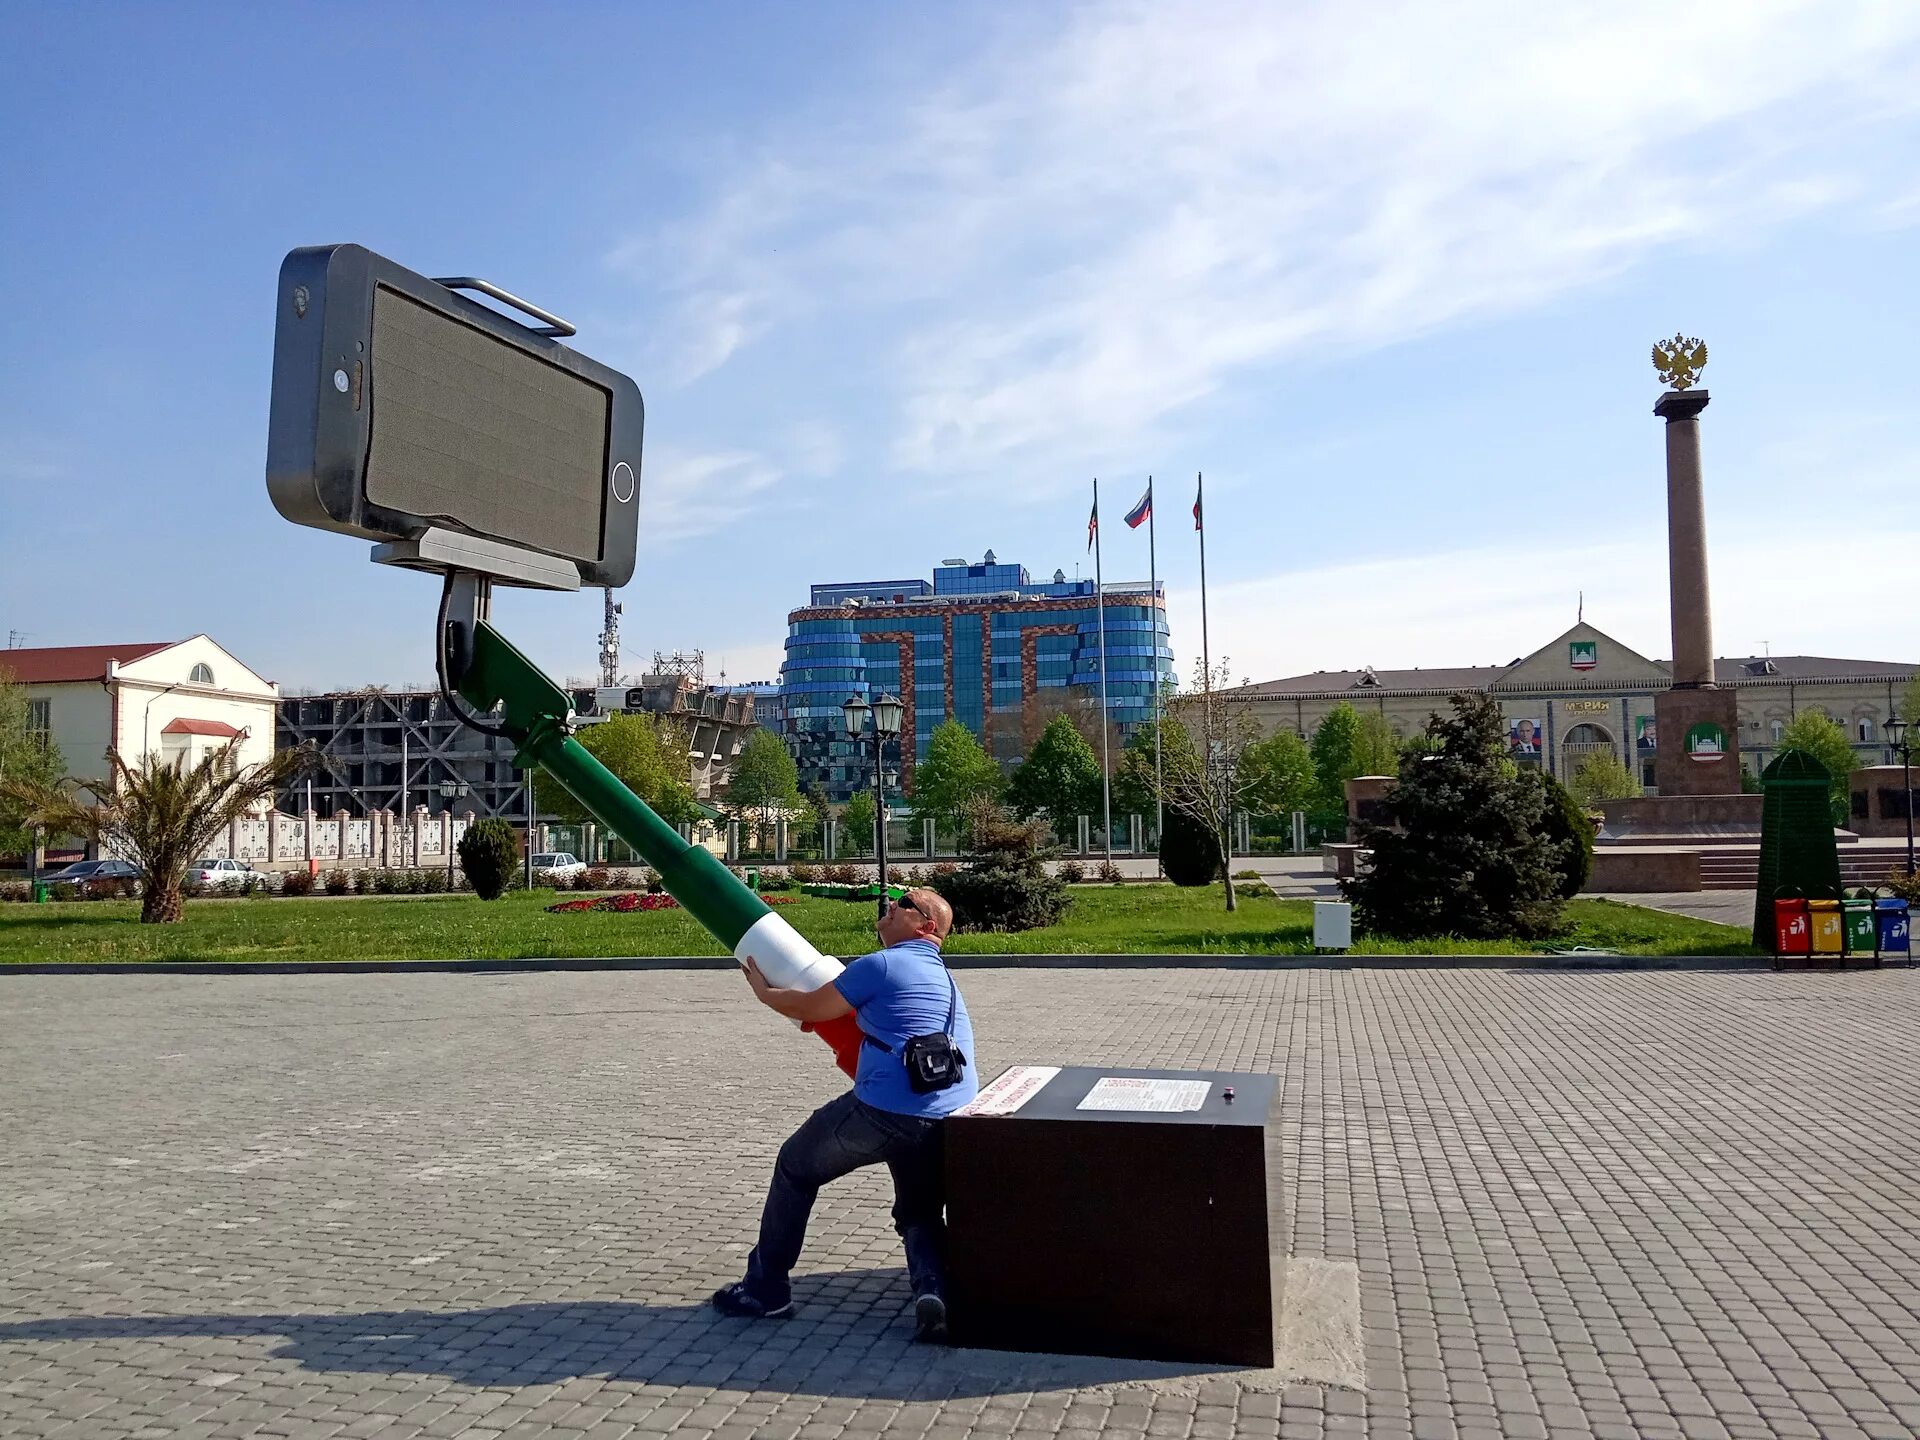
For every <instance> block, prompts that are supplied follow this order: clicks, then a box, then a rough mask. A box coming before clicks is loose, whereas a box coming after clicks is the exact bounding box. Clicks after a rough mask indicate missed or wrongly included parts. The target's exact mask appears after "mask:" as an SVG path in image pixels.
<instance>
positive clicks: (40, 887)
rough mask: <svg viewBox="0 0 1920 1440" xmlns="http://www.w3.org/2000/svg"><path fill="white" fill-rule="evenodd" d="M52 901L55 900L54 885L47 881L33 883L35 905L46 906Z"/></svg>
mask: <svg viewBox="0 0 1920 1440" xmlns="http://www.w3.org/2000/svg"><path fill="white" fill-rule="evenodd" d="M51 899H53V885H52V884H51V883H50V882H48V881H46V880H36V881H34V882H33V902H34V904H36V905H44V904H46V903H47V902H48V901H49V900H51Z"/></svg>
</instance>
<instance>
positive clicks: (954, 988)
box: [853, 956, 960, 1055]
mask: <svg viewBox="0 0 1920 1440" xmlns="http://www.w3.org/2000/svg"><path fill="white" fill-rule="evenodd" d="M940 968H941V970H943V971H945V973H946V977H947V995H948V1000H947V1023H946V1025H945V1026H944V1027H943V1028H942V1030H941V1034H943V1035H946V1036H948V1037H951V1036H952V1034H953V1022H954V1021H955V1020H957V1019H958V1018H959V1017H960V987H959V986H958V985H956V984H954V983H953V971H951V970H948V969H947V962H946V959H945V957H944V956H943V957H942V958H941V961H940ZM853 1023H854V1024H855V1025H856V1026H858V1027H859V1030H860V1033H861V1034H862V1035H864V1036H866V1043H867V1044H869V1045H871V1046H873V1048H874V1049H876V1050H879V1051H882V1052H884V1053H885V1054H888V1055H895V1054H898V1053H900V1050H901V1049H903V1048H904V1047H905V1045H906V1043H907V1040H909V1039H911V1038H912V1037H911V1036H905V1037H902V1039H901V1041H900V1045H899V1046H893V1045H889V1044H887V1042H886V1041H884V1040H882V1039H881V1038H880V1037H879V1036H878V1035H876V1034H874V1033H873V1032H872V1031H871V1030H869V1029H867V1027H866V1026H865V1025H861V1024H860V1017H859V1015H858V1014H857V1013H856V1014H855V1016H854V1021H853Z"/></svg>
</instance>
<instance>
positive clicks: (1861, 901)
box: [1840, 893, 1880, 956]
mask: <svg viewBox="0 0 1920 1440" xmlns="http://www.w3.org/2000/svg"><path fill="white" fill-rule="evenodd" d="M1840 909H1841V922H1840V923H1841V935H1842V938H1843V939H1844V940H1845V941H1846V946H1847V954H1849V955H1876V956H1877V955H1878V954H1879V953H1880V936H1879V927H1878V926H1877V925H1876V924H1875V923H1874V918H1873V897H1872V896H1871V895H1863V894H1857V893H1856V894H1854V895H1850V896H1848V897H1847V898H1846V899H1845V900H1844V901H1842V902H1841V906H1840Z"/></svg>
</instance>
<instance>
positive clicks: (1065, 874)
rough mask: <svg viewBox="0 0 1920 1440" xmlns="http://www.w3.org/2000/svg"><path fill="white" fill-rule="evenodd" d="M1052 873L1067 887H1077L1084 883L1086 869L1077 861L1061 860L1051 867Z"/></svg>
mask: <svg viewBox="0 0 1920 1440" xmlns="http://www.w3.org/2000/svg"><path fill="white" fill-rule="evenodd" d="M1053 873H1054V874H1055V875H1058V876H1059V877H1060V878H1061V879H1062V880H1064V881H1065V882H1066V883H1067V884H1069V885H1079V884H1082V883H1084V882H1085V881H1086V878H1087V867H1086V866H1084V865H1082V864H1081V863H1080V862H1079V861H1078V860H1062V861H1061V862H1060V863H1059V864H1058V865H1056V866H1054V867H1053Z"/></svg>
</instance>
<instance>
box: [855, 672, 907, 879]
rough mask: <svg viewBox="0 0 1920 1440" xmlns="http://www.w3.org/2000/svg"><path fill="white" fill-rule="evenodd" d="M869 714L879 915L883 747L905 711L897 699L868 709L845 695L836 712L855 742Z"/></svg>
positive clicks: (883, 875)
mask: <svg viewBox="0 0 1920 1440" xmlns="http://www.w3.org/2000/svg"><path fill="white" fill-rule="evenodd" d="M869 710H871V711H872V712H873V829H874V858H875V859H876V860H877V861H878V862H879V865H880V904H879V912H880V914H881V915H885V914H886V913H887V777H886V763H885V760H886V745H887V741H889V740H892V739H895V738H897V737H898V736H899V734H900V723H901V719H902V717H903V716H904V714H905V712H906V706H905V705H903V704H902V703H901V702H900V700H899V697H897V696H894V695H882V696H881V697H880V698H879V699H878V700H875V701H874V702H873V704H872V705H871V706H869V705H868V704H867V702H866V699H865V697H863V696H860V695H849V696H848V697H847V698H846V700H845V701H844V702H843V703H842V704H841V706H840V713H841V715H842V716H843V717H844V718H845V720H846V722H847V734H848V735H850V736H852V737H853V739H854V740H855V741H856V742H857V741H858V740H859V739H860V736H861V734H862V732H864V731H865V730H866V728H867V712H868V711H869Z"/></svg>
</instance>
